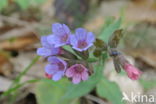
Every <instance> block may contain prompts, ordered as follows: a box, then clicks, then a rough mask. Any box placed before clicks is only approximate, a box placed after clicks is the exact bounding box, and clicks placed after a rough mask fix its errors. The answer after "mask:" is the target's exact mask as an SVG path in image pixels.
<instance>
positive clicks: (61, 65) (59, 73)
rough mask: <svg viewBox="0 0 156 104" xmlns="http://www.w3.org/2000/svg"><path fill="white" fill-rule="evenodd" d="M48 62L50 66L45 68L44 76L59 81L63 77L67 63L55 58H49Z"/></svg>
mask: <svg viewBox="0 0 156 104" xmlns="http://www.w3.org/2000/svg"><path fill="white" fill-rule="evenodd" d="M48 62H49V63H50V64H48V65H47V66H46V67H45V72H46V74H47V75H48V76H51V79H52V80H54V81H58V80H60V79H61V78H62V77H63V76H64V73H65V70H66V68H67V63H66V62H65V61H64V60H62V59H60V58H58V57H56V56H52V57H49V58H48Z"/></svg>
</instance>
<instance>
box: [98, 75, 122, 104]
mask: <svg viewBox="0 0 156 104" xmlns="http://www.w3.org/2000/svg"><path fill="white" fill-rule="evenodd" d="M96 90H97V93H98V95H99V96H101V97H103V98H106V99H108V100H109V101H110V102H112V104H124V102H122V93H121V91H120V89H119V87H118V86H117V84H116V83H115V82H110V81H109V80H107V79H106V78H104V79H102V80H101V81H100V82H99V83H98V84H97V89H96Z"/></svg>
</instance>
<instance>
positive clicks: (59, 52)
mask: <svg viewBox="0 0 156 104" xmlns="http://www.w3.org/2000/svg"><path fill="white" fill-rule="evenodd" d="M94 41H95V37H94V34H93V33H92V32H87V31H86V30H85V29H84V28H77V29H76V30H75V34H72V33H71V31H70V29H69V27H68V26H67V25H65V24H60V23H54V24H53V25H52V34H50V35H48V36H42V37H41V44H42V48H38V49H37V54H38V55H40V56H43V57H45V58H47V60H48V62H49V63H48V65H46V67H45V75H46V77H47V78H49V79H52V80H54V81H58V80H60V79H61V78H62V77H63V76H66V77H68V78H70V79H72V82H73V83H74V84H78V83H79V82H80V81H82V80H83V81H85V80H87V79H88V77H89V74H88V73H89V70H88V69H87V68H86V67H85V65H84V64H82V63H77V62H75V63H72V64H70V63H69V62H68V61H67V60H65V59H64V58H62V57H60V56H63V54H65V52H66V51H65V50H64V49H63V48H62V46H64V45H69V46H71V47H72V48H73V49H74V50H75V51H77V52H83V51H86V50H88V49H89V48H90V47H91V46H92V45H93V43H94ZM70 54H71V53H70ZM69 56H72V55H69Z"/></svg>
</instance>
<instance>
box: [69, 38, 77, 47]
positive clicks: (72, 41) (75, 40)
mask: <svg viewBox="0 0 156 104" xmlns="http://www.w3.org/2000/svg"><path fill="white" fill-rule="evenodd" d="M77 42H78V41H77V39H76V36H75V35H70V44H71V45H72V46H77Z"/></svg>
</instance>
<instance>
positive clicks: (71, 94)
mask: <svg viewBox="0 0 156 104" xmlns="http://www.w3.org/2000/svg"><path fill="white" fill-rule="evenodd" d="M94 68H95V71H96V72H95V73H94V74H93V75H92V76H91V77H90V78H89V79H88V80H87V81H84V82H81V83H80V84H78V85H74V84H70V85H69V88H68V91H67V92H66V93H65V95H64V97H63V98H67V99H72V98H77V97H81V96H84V95H86V94H87V93H89V92H90V91H91V90H92V89H93V88H95V86H96V84H97V83H98V82H99V81H100V79H101V78H102V69H103V66H98V65H96V66H95V67H94Z"/></svg>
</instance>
